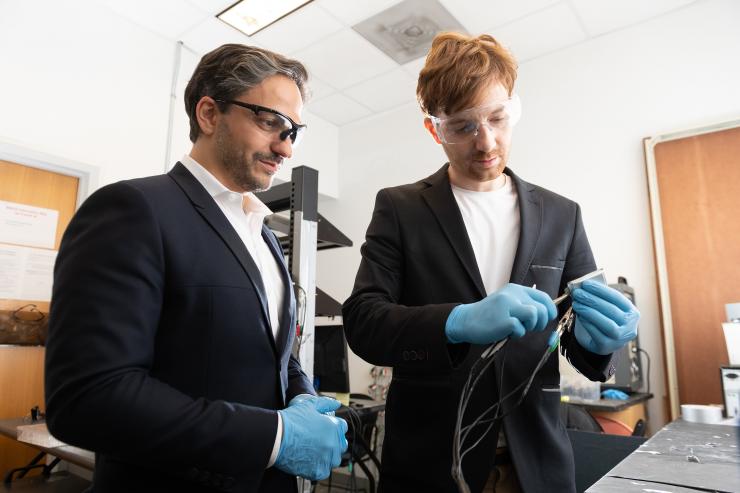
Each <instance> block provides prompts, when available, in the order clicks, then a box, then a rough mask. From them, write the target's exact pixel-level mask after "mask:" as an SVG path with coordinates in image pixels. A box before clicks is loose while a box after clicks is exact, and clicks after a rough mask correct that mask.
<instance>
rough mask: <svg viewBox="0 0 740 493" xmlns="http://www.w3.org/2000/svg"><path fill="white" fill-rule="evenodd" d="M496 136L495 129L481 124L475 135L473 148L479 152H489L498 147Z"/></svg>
mask: <svg viewBox="0 0 740 493" xmlns="http://www.w3.org/2000/svg"><path fill="white" fill-rule="evenodd" d="M496 137H497V132H496V130H494V129H492V128H491V127H489V126H488V125H485V124H482V125H481V126H480V127H478V135H476V136H475V149H476V150H477V151H481V152H489V151H492V150H493V149H496V148H497V147H498V141H497V140H496Z"/></svg>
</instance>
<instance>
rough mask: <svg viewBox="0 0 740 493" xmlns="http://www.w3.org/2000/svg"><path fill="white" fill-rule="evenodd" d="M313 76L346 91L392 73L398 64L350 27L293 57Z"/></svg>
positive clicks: (296, 53) (298, 52)
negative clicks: (384, 74) (350, 87)
mask: <svg viewBox="0 0 740 493" xmlns="http://www.w3.org/2000/svg"><path fill="white" fill-rule="evenodd" d="M292 55H293V56H294V57H295V58H297V59H298V60H300V61H302V62H303V63H304V64H305V65H306V67H308V69H309V70H310V71H311V73H313V74H316V76H317V77H319V78H320V79H322V80H323V81H326V82H327V83H328V84H330V85H331V86H332V87H336V88H337V89H344V88H346V87H349V86H352V85H355V84H357V83H359V82H362V81H364V80H367V79H369V78H371V77H374V76H376V75H380V74H382V73H384V72H388V71H390V70H392V69H394V68H396V67H398V64H397V63H396V62H394V61H393V60H391V59H390V58H389V57H387V56H386V55H385V54H383V53H382V52H381V51H380V50H378V49H377V48H376V47H374V46H373V45H371V44H370V43H369V42H368V41H367V40H366V39H365V38H363V37H362V36H360V35H359V34H357V33H356V32H354V31H353V30H352V29H350V28H345V29H343V30H341V31H339V32H338V33H337V34H334V35H333V36H330V37H328V38H326V39H323V40H322V41H319V42H318V43H314V44H313V45H311V46H309V47H308V48H306V49H303V50H300V51H297V52H295V53H293V54H292Z"/></svg>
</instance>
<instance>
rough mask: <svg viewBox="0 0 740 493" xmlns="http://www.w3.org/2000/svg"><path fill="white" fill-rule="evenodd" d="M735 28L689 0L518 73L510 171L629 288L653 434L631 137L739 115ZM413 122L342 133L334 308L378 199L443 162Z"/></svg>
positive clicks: (646, 272) (385, 122)
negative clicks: (553, 198) (583, 234)
mask: <svg viewBox="0 0 740 493" xmlns="http://www.w3.org/2000/svg"><path fill="white" fill-rule="evenodd" d="M739 21H740V2H735V1H733V0H709V1H704V2H698V3H697V4H695V5H692V6H691V7H689V8H686V9H683V10H680V11H677V12H674V13H672V14H669V15H667V16H665V17H661V18H658V19H655V20H652V21H649V22H646V23H643V24H641V25H638V26H635V27H632V28H629V29H626V30H622V31H617V32H613V33H611V34H607V35H604V36H602V37H599V38H596V39H594V40H592V41H590V42H588V43H585V44H582V45H577V46H575V47H572V48H569V49H565V50H562V51H559V52H556V53H554V54H550V55H548V56H545V57H542V58H539V59H535V60H532V61H529V62H527V63H524V64H523V65H522V66H521V67H520V70H519V79H518V82H517V87H518V89H517V91H518V92H519V94H520V95H521V97H522V101H523V117H522V120H521V122H520V123H519V125H518V126H517V128H516V130H515V136H514V143H513V147H512V155H511V159H510V165H511V167H512V169H514V170H515V171H516V172H517V173H518V174H519V175H520V176H521V177H523V178H524V179H526V180H528V181H531V182H534V183H537V184H539V185H542V186H544V187H546V188H550V189H552V190H554V191H556V192H558V193H561V194H563V195H566V196H568V197H570V198H572V199H574V200H576V201H578V202H579V203H580V204H581V206H582V208H583V211H584V220H585V223H586V229H587V231H588V235H589V239H590V241H591V246H592V248H593V250H594V253H595V255H596V258H597V263H598V264H599V266H602V267H604V268H605V269H606V272H607V275H608V279H609V281H610V282H615V281H616V278H617V276H620V275H621V276H625V277H626V278H627V279H628V281H629V283H630V284H631V285H632V286H633V287H634V288H635V291H636V297H637V300H636V301H637V304H638V307H639V308H640V311H641V312H642V322H641V327H640V329H641V331H640V342H641V345H642V347H643V348H644V349H646V350H647V351H648V352H649V353H650V355H651V357H652V374H651V387H652V389H651V390H652V392H653V393H654V394H655V396H656V398H655V399H653V400H652V401H651V402H650V405H649V411H650V416H651V419H652V421H653V423H652V424H653V429H658V427H659V426H662V423H663V411H662V407H663V397H664V396H665V386H664V379H665V376H664V372H663V355H662V348H661V334H660V328H659V327H660V325H659V314H658V300H657V284H656V278H655V267H654V261H653V252H652V236H651V226H650V219H649V208H648V192H647V182H646V173H645V164H644V158H643V151H642V139H643V138H645V137H648V136H652V135H656V134H661V133H665V132H668V131H671V130H676V129H683V128H692V127H696V126H700V125H702V124H705V123H707V122H716V121H722V120H729V119H731V118H737V117H738V115H740V93H738V87H740V64H738V62H737V60H738V52H739V50H738V49H739V48H740V29H738V25H740V23H739ZM492 34H493V35H494V36H495V34H496V33H495V32H494V33H492ZM515 55H516V53H515ZM421 120H422V119H421V114H420V112H419V110H418V109H417V108H415V107H413V106H407V107H404V108H401V109H399V110H396V111H393V112H391V113H387V114H384V115H380V116H378V117H376V118H374V119H371V120H366V121H362V122H358V123H357V124H354V125H350V126H346V127H342V128H341V130H340V151H339V166H340V185H339V193H340V197H341V199H340V200H339V201H337V202H334V201H326V202H325V203H323V204H322V207H323V211H324V215H325V216H327V218H329V219H330V220H331V221H333V222H334V223H335V224H336V225H337V226H338V227H339V228H340V229H342V230H343V231H345V233H347V234H348V235H349V236H350V237H351V238H352V239H353V241H354V242H355V246H354V247H353V248H352V249H343V250H332V251H330V252H328V253H325V254H323V255H326V256H329V255H330V256H331V261H323V260H322V255H320V256H319V261H318V269H319V271H318V280H319V284H320V285H321V286H322V288H323V289H325V290H326V291H327V292H328V293H330V294H332V295H333V296H335V297H337V298H338V299H341V300H343V299H345V298H346V297H347V296H348V295H349V293H350V291H351V287H352V283H353V274H354V273H355V272H356V270H357V266H358V265H359V259H360V256H359V246H360V245H361V244H362V241H363V238H364V232H365V228H366V227H367V224H368V222H369V219H370V215H371V212H372V207H373V201H374V194H375V191H377V189H379V188H381V187H384V186H392V185H397V184H401V183H407V182H411V181H416V180H418V179H420V178H423V177H425V176H427V175H428V174H430V173H432V172H433V171H435V170H436V169H437V168H438V167H439V166H440V165H441V164H442V163H443V162H444V155H443V153H442V152H441V149H440V148H438V147H437V146H436V145H435V144H434V143H433V141H432V140H431V138H429V137H428V136H427V135H426V133H425V131H424V129H423V128H422V126H421ZM687 186H690V184H687ZM349 273H352V274H349ZM352 365H353V375H352V386H353V390H354V391H364V390H365V387H366V385H367V384H368V383H369V381H370V377H369V373H368V369H369V366H368V365H366V364H364V362H362V361H361V360H359V359H357V358H353V359H352Z"/></svg>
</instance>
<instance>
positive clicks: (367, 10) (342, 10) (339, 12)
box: [314, 0, 401, 26]
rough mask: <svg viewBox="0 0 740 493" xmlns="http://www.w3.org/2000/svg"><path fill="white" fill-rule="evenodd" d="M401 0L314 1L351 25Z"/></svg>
mask: <svg viewBox="0 0 740 493" xmlns="http://www.w3.org/2000/svg"><path fill="white" fill-rule="evenodd" d="M400 2H401V0H373V1H368V0H315V1H314V3H316V4H318V5H319V6H320V7H322V8H324V9H325V10H326V11H328V12H329V13H331V14H332V15H333V16H334V17H336V18H337V19H339V20H340V21H342V22H344V24H345V25H347V26H352V25H354V24H357V23H358V22H360V21H364V20H365V19H367V18H368V17H372V16H373V15H375V14H377V13H378V12H382V11H384V10H385V9H387V8H389V7H392V6H394V5H395V4H397V3H400Z"/></svg>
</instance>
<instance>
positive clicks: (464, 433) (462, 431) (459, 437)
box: [452, 338, 552, 493]
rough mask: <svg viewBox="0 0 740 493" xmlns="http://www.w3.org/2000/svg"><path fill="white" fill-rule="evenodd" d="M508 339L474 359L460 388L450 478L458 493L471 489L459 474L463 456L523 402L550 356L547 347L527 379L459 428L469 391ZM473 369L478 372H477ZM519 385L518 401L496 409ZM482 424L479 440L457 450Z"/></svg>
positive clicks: (470, 392)
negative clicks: (483, 362) (504, 410)
mask: <svg viewBox="0 0 740 493" xmlns="http://www.w3.org/2000/svg"><path fill="white" fill-rule="evenodd" d="M507 341H508V338H507V339H504V340H502V341H499V342H497V343H495V344H492V345H491V346H489V347H488V348H487V349H486V350H485V351H484V352H483V354H482V358H480V359H479V360H478V361H476V362H475V364H474V365H473V367H472V368H471V370H470V373H469V375H468V379H467V380H466V382H465V386H464V387H463V391H462V394H461V398H460V403H459V405H458V416H457V421H456V423H455V433H454V437H453V454H452V477H453V479H454V480H455V482H456V483H457V486H458V490H459V491H460V493H469V492H470V489H469V487H468V485H467V483H466V482H465V478H464V475H463V473H462V459H463V458H464V457H465V455H466V454H467V453H468V452H470V451H471V450H473V449H474V448H475V447H476V446H477V445H478V444H479V443H480V442H481V441H482V440H483V439H484V438H485V437H486V435H487V434H488V433H489V432H490V431H491V429H492V428H493V426H494V424H495V422H496V421H497V420H500V419H503V418H505V417H506V416H508V415H509V414H510V413H511V412H512V411H513V410H514V409H516V408H517V407H518V406H519V405H520V404H521V403H522V401H523V400H524V397H525V396H526V395H527V393H528V392H529V389H530V387H531V385H532V382H533V381H534V377H535V376H536V375H537V373H538V372H539V371H540V369H541V368H542V366H544V364H545V362H546V361H547V359H548V357H549V356H550V353H551V352H552V351H551V350H550V347H548V348H546V349H545V352H544V354H543V355H542V357H541V358H540V360H539V362H538V363H537V365H536V367H535V368H534V370H533V371H532V373H531V374H530V377H529V379H528V380H525V381H522V382H521V383H519V385H517V386H516V387H515V388H514V389H512V390H511V391H510V392H509V393H507V394H506V395H501V393H500V392H499V400H498V402H497V403H496V404H494V405H493V406H491V407H489V408H488V409H486V410H485V411H484V412H483V413H481V414H480V415H479V416H478V417H477V418H476V419H475V420H474V421H473V422H472V423H471V424H469V425H467V426H465V427H462V420H463V418H464V415H465V411H466V410H467V405H468V402H469V400H470V396H471V395H472V392H473V390H474V389H475V385H476V384H477V383H478V381H479V380H480V378H481V376H482V375H483V374H484V373H485V371H486V370H487V369H488V368H489V367H490V365H491V364H492V363H493V361H494V360H495V358H496V355H497V354H498V352H499V350H500V349H501V348H502V347H503V346H504V345H505V344H506V342H507ZM489 351H490V352H489ZM504 354H505V353H504ZM504 357H505V356H504ZM481 361H485V364H483V366H482V368H481ZM502 364H503V362H502ZM476 372H478V373H477V374H476ZM501 373H502V375H501V377H502V378H503V371H502V372H501ZM473 375H475V380H474V381H473V384H472V385H471V383H470V382H471V378H473ZM502 382H503V380H502ZM522 386H524V390H523V391H522V392H521V394H520V395H519V400H518V401H517V402H516V404H514V405H513V406H512V407H511V408H509V410H508V411H507V412H505V413H503V414H499V411H500V410H501V409H503V403H504V401H505V400H506V399H509V398H510V397H511V396H513V395H514V394H515V393H516V392H518V391H519V389H521V388H522ZM502 388H503V387H502V386H501V385H499V389H502ZM492 411H495V413H494V416H493V417H492V418H488V419H484V418H485V417H486V416H487V415H488V414H489V413H490V412H492ZM483 424H488V427H487V428H486V429H485V431H484V432H483V433H482V434H481V436H480V437H479V438H478V440H476V441H475V443H473V444H472V445H470V446H469V447H467V448H466V449H464V450H463V451H462V452H461V451H460V450H461V449H462V447H463V445H464V443H465V440H466V439H467V437H468V435H469V433H470V432H471V431H472V430H473V429H474V428H475V427H476V426H479V425H483Z"/></svg>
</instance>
